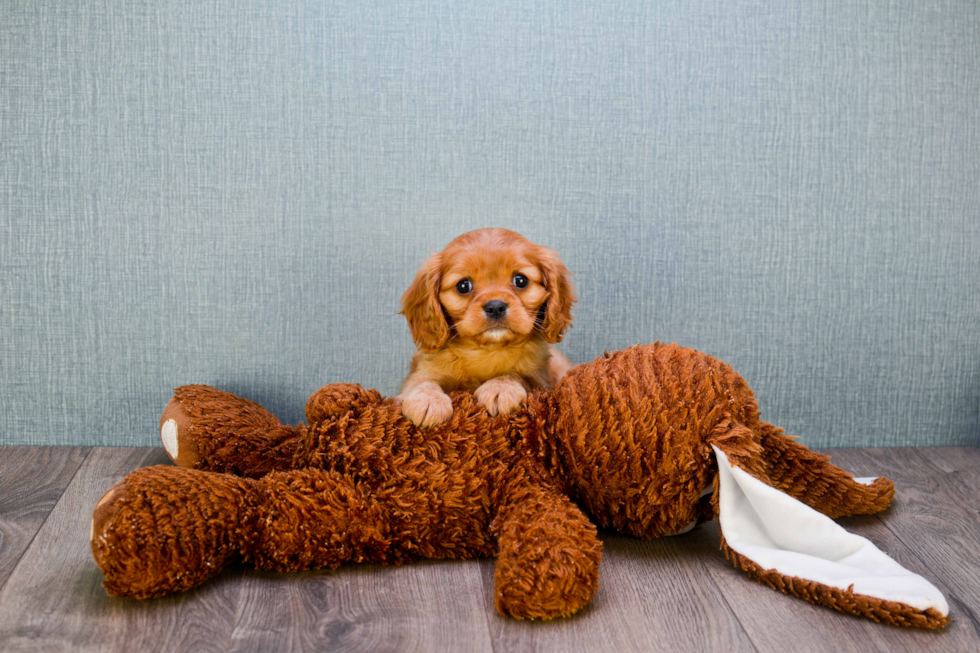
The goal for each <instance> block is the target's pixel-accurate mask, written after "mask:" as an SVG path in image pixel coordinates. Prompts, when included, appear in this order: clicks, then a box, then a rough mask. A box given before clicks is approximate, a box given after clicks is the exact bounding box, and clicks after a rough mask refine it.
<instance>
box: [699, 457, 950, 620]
mask: <svg viewBox="0 0 980 653" xmlns="http://www.w3.org/2000/svg"><path fill="white" fill-rule="evenodd" d="M721 446H722V447H724V444H722V445H721ZM711 447H712V449H713V450H714V452H715V457H716V459H717V461H718V483H717V496H716V500H717V505H718V523H719V529H720V530H721V534H722V548H723V549H724V550H725V555H726V556H727V557H728V558H729V559H730V560H732V562H734V564H735V566H736V567H738V568H740V569H742V570H743V571H745V572H746V573H748V575H749V576H751V577H753V578H754V579H756V580H757V581H759V582H760V583H762V584H764V585H769V586H770V587H772V588H774V589H778V590H780V591H782V592H785V593H789V594H795V595H796V596H798V597H800V598H803V599H806V600H807V601H810V602H811V603H818V604H821V605H825V606H827V607H831V608H834V609H836V610H840V611H841V612H847V613H850V614H855V615H860V616H864V617H870V618H872V619H874V620H876V621H882V622H885V623H891V624H895V625H899V626H914V627H917V628H939V627H941V626H944V625H945V624H946V623H948V621H949V619H948V618H947V615H948V614H949V606H948V605H947V603H946V599H945V598H944V597H943V595H942V593H941V592H940V591H939V590H938V589H936V587H935V586H933V585H932V584H931V583H930V582H929V581H927V580H926V579H925V578H923V577H922V576H919V575H917V574H914V573H912V572H911V571H909V570H907V569H905V568H904V567H902V566H901V565H900V564H898V563H897V562H895V561H894V560H892V559H891V558H890V557H888V556H887V555H886V554H885V553H884V552H882V551H881V550H880V549H878V547H876V546H875V545H874V544H873V543H871V542H870V541H869V540H867V539H865V538H863V537H860V536H859V535H855V534H853V533H848V532H847V531H846V530H844V529H843V528H842V527H841V526H840V525H838V524H837V522H835V521H834V520H833V519H831V518H830V517H828V516H827V515H825V514H822V513H820V512H817V511H816V510H814V509H813V508H811V507H810V506H808V505H806V504H804V503H802V502H801V501H798V500H797V499H795V498H793V497H792V496H790V495H789V494H786V493H785V492H783V491H781V490H779V489H776V488H775V487H773V486H771V485H769V484H768V483H766V482H763V481H762V480H760V479H759V478H756V476H754V475H753V474H752V473H751V472H750V471H749V470H747V469H745V468H743V467H741V466H740V465H739V464H737V463H736V462H735V461H736V460H737V458H736V456H737V453H736V452H734V451H732V452H731V453H732V454H733V455H732V459H731V460H729V457H728V456H727V455H726V453H725V452H724V451H723V450H722V449H721V448H719V446H718V444H716V443H712V444H711ZM848 481H849V483H851V484H854V485H862V486H865V487H867V488H875V487H877V488H878V489H881V490H882V491H885V492H887V491H888V490H890V487H891V483H890V482H889V481H887V479H877V480H876V479H853V478H849V479H848Z"/></svg>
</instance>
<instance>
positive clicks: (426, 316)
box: [401, 229, 575, 352]
mask: <svg viewBox="0 0 980 653" xmlns="http://www.w3.org/2000/svg"><path fill="white" fill-rule="evenodd" d="M574 302H575V292H574V290H573V289H572V284H571V282H570V281H569V272H568V270H567V269H566V268H565V266H564V265H563V264H562V262H561V261H560V260H559V259H558V256H557V255H556V254H555V253H554V252H553V251H551V250H550V249H548V248H547V247H541V246H540V245H535V244H534V243H531V242H530V241H528V240H527V239H526V238H524V237H523V236H521V235H520V234H518V233H515V232H513V231H508V230H507V229H478V230H476V231H471V232H469V233H465V234H463V235H462V236H460V237H458V238H456V239H455V240H453V241H452V242H451V243H449V245H448V246H447V247H446V249H444V250H443V251H442V252H440V253H438V254H435V255H433V256H432V257H431V258H430V259H429V260H428V261H426V262H425V264H424V265H423V266H422V269H421V270H419V272H418V274H417V275H416V276H415V280H414V281H413V282H412V285H411V286H410V287H409V288H408V290H407V291H405V294H404V295H403V296H402V310H401V312H402V313H404V315H405V317H406V318H407V319H408V324H409V327H410V328H411V330H412V338H413V339H414V340H415V344H416V345H417V346H418V347H419V349H421V350H422V351H425V352H432V351H437V350H439V349H441V348H442V347H444V346H445V345H446V343H447V342H448V341H449V338H450V337H451V336H453V337H455V338H458V339H460V340H469V341H471V342H473V343H475V344H478V345H494V344H496V345H508V344H514V343H518V342H521V341H524V340H528V339H529V338H531V337H534V336H536V335H541V336H542V337H543V338H544V339H545V340H547V341H548V342H551V343H555V342H560V341H561V339H562V337H563V336H564V333H565V329H566V328H567V327H568V326H569V325H570V324H571V322H572V314H571V308H572V304H573V303H574Z"/></svg>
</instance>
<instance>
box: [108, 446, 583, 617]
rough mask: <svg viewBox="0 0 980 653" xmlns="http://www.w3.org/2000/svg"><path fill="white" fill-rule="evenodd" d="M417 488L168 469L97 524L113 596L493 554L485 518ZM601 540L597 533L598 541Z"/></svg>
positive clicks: (147, 473)
mask: <svg viewBox="0 0 980 653" xmlns="http://www.w3.org/2000/svg"><path fill="white" fill-rule="evenodd" d="M433 496H434V495H433V493H431V492H423V491H420V490H419V489H417V488H416V487H415V486H412V487H411V488H409V489H406V488H404V487H395V488H392V487H391V486H384V487H374V488H373V489H372V488H371V484H370V483H364V482H360V481H358V482H355V481H354V480H353V479H351V478H349V477H347V476H343V475H341V474H339V473H337V472H334V471H330V470H323V469H301V470H293V471H288V472H273V473H270V474H267V475H266V476H264V477H262V478H261V479H258V480H252V479H245V478H239V477H236V476H232V475H229V474H216V473H212V472H202V471H197V470H189V469H182V468H179V467H170V466H165V465H160V466H156V467H147V468H144V469H139V470H136V471H135V472H133V473H131V474H129V475H128V476H127V477H126V478H125V479H124V480H123V482H122V483H120V484H118V485H117V486H115V487H114V488H113V489H111V490H110V491H109V492H108V493H107V494H106V495H105V497H103V500H102V501H100V502H99V505H98V506H97V507H96V509H95V512H94V514H93V519H92V535H91V545H92V555H93V557H94V558H95V561H96V563H97V564H98V565H99V567H100V568H101V569H102V571H103V572H104V573H105V576H106V580H105V583H104V585H105V587H106V589H107V590H108V591H109V593H110V594H115V595H123V596H131V597H135V598H150V597H155V596H161V595H163V594H167V593H170V592H178V591H183V590H186V589H189V588H191V587H193V586H195V585H198V584H200V583H202V582H204V581H206V580H208V579H209V578H211V577H212V576H215V575H216V574H217V573H218V572H220V571H221V569H222V567H224V566H225V565H226V564H228V563H229V562H231V561H232V560H234V559H241V560H243V561H244V562H246V563H249V564H252V565H254V566H256V567H258V568H260V569H271V570H276V571H300V570H306V569H318V568H334V567H337V566H339V565H341V564H344V563H347V562H373V563H402V562H408V561H411V560H415V559H418V558H420V557H443V558H446V557H455V558H470V557H476V556H480V555H490V554H492V552H493V546H492V540H491V538H490V537H489V536H486V537H482V538H481V536H480V533H481V531H482V532H485V531H486V530H487V528H486V523H487V516H486V515H484V514H482V513H480V512H479V511H477V514H474V515H472V516H471V517H470V518H469V519H467V515H468V514H469V512H470V511H468V510H463V511H462V513H463V514H462V516H461V514H460V513H459V512H454V511H451V510H448V509H447V506H446V505H445V504H444V503H443V502H440V501H435V502H434V501H433ZM593 537H594V535H593Z"/></svg>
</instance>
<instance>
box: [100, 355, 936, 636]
mask: <svg viewBox="0 0 980 653" xmlns="http://www.w3.org/2000/svg"><path fill="white" fill-rule="evenodd" d="M452 401H453V405H454V407H455V410H454V412H453V415H452V418H451V419H450V421H449V422H447V423H445V424H442V425H439V426H436V427H432V428H428V429H421V428H417V427H415V426H413V425H412V424H411V422H409V421H408V420H407V419H405V418H403V417H402V415H401V411H400V407H399V405H398V403H397V401H396V400H394V399H385V398H384V397H382V396H381V395H380V394H379V393H378V392H376V391H374V390H365V389H363V388H361V387H360V386H359V385H350V384H333V385H328V386H326V387H324V388H322V389H321V390H319V391H318V392H317V393H316V394H314V395H313V396H312V397H311V398H310V399H309V402H308V403H307V406H306V418H307V422H308V425H306V424H300V425H299V426H284V425H282V424H281V423H280V422H279V421H278V420H277V419H276V418H275V417H274V416H273V415H271V414H270V413H268V412H267V411H265V410H264V409H263V408H261V407H260V406H258V405H257V404H255V403H252V402H250V401H247V400H245V399H241V398H239V397H236V396H234V395H230V394H227V393H224V392H220V391H218V390H215V389H213V388H209V387H207V386H185V387H182V388H179V389H177V390H176V392H175V396H174V398H173V399H172V400H171V402H170V403H169V404H168V406H167V408H166V410H165V411H164V414H163V417H162V419H161V436H162V438H163V441H164V445H165V447H166V448H167V451H168V453H169V454H170V456H171V458H172V459H173V460H174V462H175V463H176V464H177V465H178V467H170V466H156V467H149V468H145V469H139V470H137V471H135V472H133V473H131V474H130V475H128V476H127V477H126V478H125V480H123V481H122V482H121V483H119V484H118V485H116V486H115V487H113V488H112V489H111V490H109V492H108V493H106V495H105V496H104V497H103V498H102V499H101V500H100V501H99V503H98V505H97V506H96V508H95V511H94V514H93V520H92V537H91V545H92V554H93V556H94V558H95V561H96V563H97V564H98V565H99V567H100V568H101V569H102V571H103V572H104V574H105V582H104V585H105V587H106V589H107V590H108V591H109V593H110V594H115V595H124V596H131V597H136V598H150V597H156V596H161V595H163V594H167V593H169V592H178V591H183V590H186V589H188V588H190V587H193V586H195V585H197V584H199V583H202V582H204V581H206V580H207V579H209V578H211V577H213V576H215V575H216V574H218V573H219V572H220V571H221V569H222V568H223V567H224V566H225V565H226V564H228V563H229V562H231V561H232V560H235V559H240V560H243V561H245V562H246V563H248V564H251V565H254V566H255V567H258V568H262V569H273V570H280V571H296V570H303V569H313V568H324V567H328V568H334V567H337V566H338V565H341V564H344V563H350V562H373V563H396V564H399V563H404V562H409V561H411V560H415V559H418V558H474V557H481V556H496V558H497V568H496V578H495V588H494V594H495V605H496V607H497V610H498V611H499V612H500V613H502V614H504V615H510V616H513V617H517V618H544V619H547V618H551V617H556V616H564V615H570V614H572V613H574V612H575V611H577V610H579V609H580V608H582V606H584V605H585V604H586V603H587V602H588V601H589V599H590V598H591V596H592V595H593V593H594V592H595V590H596V588H597V586H598V581H599V561H600V558H601V552H600V549H601V547H600V543H599V540H598V539H597V537H596V528H595V526H594V525H593V523H595V524H598V525H600V526H602V527H606V528H615V529H617V530H619V531H622V532H625V533H631V534H633V535H636V536H638V537H659V536H662V535H670V534H676V533H680V532H684V531H686V530H689V529H691V528H693V527H694V526H695V525H696V524H697V523H699V522H700V521H704V520H707V519H712V518H718V519H719V521H720V529H721V532H722V549H723V550H724V551H725V554H726V556H728V558H729V559H731V560H732V562H733V563H734V564H735V565H736V566H737V567H739V568H741V569H743V570H745V571H746V572H747V573H748V574H749V575H750V576H752V577H754V578H756V579H757V580H759V581H760V582H763V583H765V584H768V585H770V586H772V587H774V588H776V589H779V590H782V591H784V592H789V593H792V594H795V595H797V596H800V597H802V598H804V599H807V600H809V601H812V602H815V603H821V604H824V605H828V606H831V607H834V608H836V609H838V610H841V611H843V612H848V613H852V614H858V615H864V616H867V617H870V618H872V619H876V620H879V621H884V622H888V623H893V624H899V625H905V626H917V627H924V628H935V627H939V626H942V625H944V624H945V623H946V622H947V621H948V619H947V617H946V615H947V614H948V608H947V606H946V602H945V600H944V599H943V597H942V594H941V593H940V592H939V591H938V590H937V589H936V588H935V587H933V586H932V585H931V584H929V583H928V582H927V581H926V580H924V579H923V578H921V577H920V576H917V575H915V574H912V573H911V572H909V571H907V570H905V569H903V568H902V567H901V566H899V565H898V564H897V563H895V562H894V561H893V560H891V559H890V558H888V557H887V556H886V555H885V554H884V553H882V552H881V551H880V550H878V549H877V548H876V547H875V546H874V545H873V544H872V543H871V542H869V541H868V540H866V539H864V538H861V537H858V536H856V535H852V534H850V533H847V532H846V531H844V530H843V529H842V528H841V527H840V526H838V525H837V524H836V523H835V522H833V521H832V520H831V519H830V518H831V517H838V516H843V515H853V514H868V513H875V512H878V511H881V510H883V509H885V508H886V507H888V505H889V503H890V502H891V499H892V497H893V494H894V489H893V484H892V482H891V481H889V480H888V479H885V478H878V479H870V480H869V479H854V478H852V477H851V476H850V475H849V474H847V473H846V472H844V471H843V470H841V469H839V468H837V467H835V466H833V465H831V464H830V463H829V462H828V461H829V458H828V457H826V456H822V455H819V454H816V453H814V452H812V451H810V450H809V449H807V448H806V447H804V446H802V445H800V444H798V443H796V442H795V441H794V440H793V439H791V438H789V437H788V436H786V435H784V434H783V433H782V431H781V430H780V429H778V428H776V427H774V426H772V425H770V424H767V423H766V422H763V421H761V420H760V419H759V411H758V407H757V404H756V400H755V398H754V396H753V394H752V391H751V390H750V389H749V387H748V386H747V385H746V383H745V381H743V380H742V378H741V377H740V376H738V375H737V374H736V373H735V372H734V371H733V370H732V369H731V367H729V366H728V365H726V364H725V363H722V362H720V361H718V360H716V359H713V358H711V357H710V356H707V355H705V354H702V353H700V352H696V351H693V350H690V349H684V348H681V347H677V346H676V345H661V344H659V343H655V344H653V345H646V346H636V347H631V348H629V349H626V350H623V351H620V352H616V353H614V354H606V355H604V356H603V357H601V358H599V359H597V360H595V361H593V362H592V363H588V364H585V365H579V366H577V367H575V368H573V369H572V370H571V371H569V373H568V374H567V375H566V376H565V378H564V379H563V380H562V381H561V382H560V383H559V384H558V385H557V386H556V387H555V388H554V389H553V390H552V391H550V392H547V391H544V390H538V391H535V392H532V393H531V394H530V395H529V396H528V398H527V401H526V402H525V404H524V405H523V406H522V407H521V408H520V409H519V410H518V411H517V412H516V413H514V414H512V415H509V416H496V417H491V416H490V415H489V414H488V413H487V412H486V410H485V409H484V408H483V407H481V406H480V405H479V404H477V403H476V402H475V401H474V400H473V397H472V395H471V394H469V393H454V394H453V395H452ZM583 511H584V512H583ZM586 515H589V516H590V517H587V516H586Z"/></svg>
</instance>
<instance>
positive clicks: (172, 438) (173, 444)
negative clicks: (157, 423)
mask: <svg viewBox="0 0 980 653" xmlns="http://www.w3.org/2000/svg"><path fill="white" fill-rule="evenodd" d="M160 439H161V440H162V441H163V448H164V449H166V450H167V455H168V456H170V459H171V460H177V451H178V449H179V445H178V443H177V420H175V419H168V420H167V421H166V422H164V423H163V426H161V427H160Z"/></svg>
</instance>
